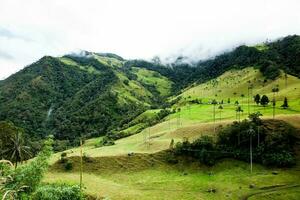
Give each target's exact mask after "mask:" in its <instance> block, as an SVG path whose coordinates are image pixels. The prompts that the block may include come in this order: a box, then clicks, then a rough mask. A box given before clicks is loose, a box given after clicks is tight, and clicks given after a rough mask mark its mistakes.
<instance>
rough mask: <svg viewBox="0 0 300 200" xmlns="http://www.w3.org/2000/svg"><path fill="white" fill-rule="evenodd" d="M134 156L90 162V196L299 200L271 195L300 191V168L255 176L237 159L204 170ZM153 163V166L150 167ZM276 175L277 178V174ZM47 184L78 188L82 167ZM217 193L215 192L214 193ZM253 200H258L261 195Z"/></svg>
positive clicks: (50, 177) (294, 195)
mask: <svg viewBox="0 0 300 200" xmlns="http://www.w3.org/2000/svg"><path fill="white" fill-rule="evenodd" d="M134 157H138V159H135V161H133V162H130V161H128V159H129V160H130V159H134V158H128V157H109V158H106V160H105V159H102V160H100V161H99V162H96V161H93V162H91V163H86V164H85V167H86V168H87V169H86V172H85V173H84V175H83V177H84V179H83V180H84V185H85V187H86V192H87V193H88V194H91V195H93V196H95V197H107V198H109V199H147V200H148V199H149V200H150V199H242V198H243V197H246V196H248V195H253V194H256V193H259V194H260V195H258V196H259V197H260V199H264V198H263V197H264V196H266V195H267V196H270V198H268V199H285V195H283V194H285V193H288V194H289V199H298V198H299V187H295V188H287V189H285V190H284V189H283V190H282V191H281V192H277V193H278V194H279V197H280V198H279V197H278V194H275V193H276V192H274V193H272V191H271V188H272V187H274V186H275V187H276V186H280V187H282V186H285V187H287V186H288V187H289V186H295V185H296V186H298V185H299V184H300V180H299V168H294V169H289V170H287V169H267V168H264V167H262V166H260V165H254V171H253V172H252V174H251V173H250V169H249V164H248V163H245V162H239V161H235V160H223V161H221V162H219V163H218V164H217V165H215V166H214V167H205V166H201V165H199V163H198V162H194V163H186V162H184V161H182V162H181V163H179V164H177V165H167V164H164V163H160V162H159V161H158V160H156V159H155V156H154V158H149V156H148V157H145V158H143V156H138V155H137V156H134ZM151 159H152V160H153V165H151V164H149V162H151ZM112 160H113V161H112ZM74 163H76V161H75V162H74ZM77 163H78V162H77ZM274 171H276V172H277V173H278V174H277V175H274V174H272V172H274ZM46 180H47V182H68V183H78V180H79V172H78V165H77V166H75V167H74V170H73V171H72V172H64V171H63V170H62V169H57V168H55V170H53V169H52V170H50V172H49V173H48V174H47V176H46ZM250 185H253V186H254V188H250ZM213 190H215V192H211V191H213ZM270 192H271V193H270ZM282 192H283V193H282ZM274 195H275V196H274ZM276 196H277V197H278V198H275V197H276ZM249 199H256V195H254V196H252V197H250V198H249Z"/></svg>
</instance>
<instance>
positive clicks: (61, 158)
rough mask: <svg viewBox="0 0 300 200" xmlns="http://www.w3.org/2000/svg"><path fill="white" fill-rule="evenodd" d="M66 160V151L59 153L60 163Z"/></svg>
mask: <svg viewBox="0 0 300 200" xmlns="http://www.w3.org/2000/svg"><path fill="white" fill-rule="evenodd" d="M67 161H68V160H67V153H66V152H63V153H62V154H61V155H60V162H61V163H66V162H67Z"/></svg>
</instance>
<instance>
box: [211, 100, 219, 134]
mask: <svg viewBox="0 0 300 200" xmlns="http://www.w3.org/2000/svg"><path fill="white" fill-rule="evenodd" d="M217 103H218V102H217V101H216V100H215V99H213V100H212V102H211V104H212V105H213V118H214V133H216V125H215V124H216V105H217Z"/></svg>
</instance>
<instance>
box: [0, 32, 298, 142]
mask: <svg viewBox="0 0 300 200" xmlns="http://www.w3.org/2000/svg"><path fill="white" fill-rule="evenodd" d="M179 60H180V59H179ZM249 66H253V67H254V68H256V69H257V70H260V71H261V73H262V74H263V76H264V79H265V81H267V80H268V79H271V80H273V79H276V78H277V77H278V76H280V71H284V72H285V73H288V74H290V75H293V76H296V77H298V78H299V77H300V37H299V36H296V35H294V36H288V37H285V38H282V39H279V40H277V41H274V42H266V43H264V44H260V45H256V46H245V45H243V46H240V47H237V48H236V49H234V50H233V51H230V52H226V53H223V54H222V55H219V56H216V57H215V58H212V59H209V60H204V61H199V62H197V63H195V64H187V63H184V62H175V63H171V64H167V65H164V64H162V63H161V62H160V60H159V59H156V60H153V61H151V62H149V61H145V60H125V59H124V58H122V57H121V56H118V55H115V54H111V53H92V52H88V51H82V52H80V53H78V54H70V55H65V56H63V57H50V56H45V57H43V58H41V59H40V60H39V61H37V62H35V63H33V64H31V65H29V66H27V67H25V68H24V69H23V70H21V71H19V72H18V73H16V74H14V75H12V76H10V77H9V78H7V79H6V80H3V81H1V82H0V120H6V121H12V122H13V123H14V124H16V125H17V126H19V127H22V128H24V129H25V131H26V132H27V133H30V135H31V136H32V137H33V138H36V139H39V138H43V137H44V136H45V135H48V134H53V135H54V136H55V137H56V138H57V139H59V140H66V141H69V142H70V143H72V144H77V143H78V138H79V137H94V136H99V135H105V134H108V133H114V131H115V130H122V129H124V127H127V124H129V123H130V122H131V121H132V120H134V118H135V117H137V116H139V115H140V114H141V113H143V112H144V111H146V110H148V109H156V108H167V107H169V108H170V107H171V104H172V103H174V102H172V101H171V100H170V99H173V98H169V97H171V96H176V95H180V94H181V93H182V92H184V91H186V88H190V87H191V86H196V85H199V84H201V83H205V82H207V81H209V80H212V79H215V78H217V77H219V76H220V75H222V74H223V73H225V72H227V71H230V70H232V69H237V70H242V69H245V68H247V67H249Z"/></svg>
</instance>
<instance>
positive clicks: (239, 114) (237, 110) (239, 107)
mask: <svg viewBox="0 0 300 200" xmlns="http://www.w3.org/2000/svg"><path fill="white" fill-rule="evenodd" d="M235 111H236V116H237V118H238V120H239V122H240V121H241V113H242V112H244V110H243V109H242V107H241V106H237V107H236V110H235Z"/></svg>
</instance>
